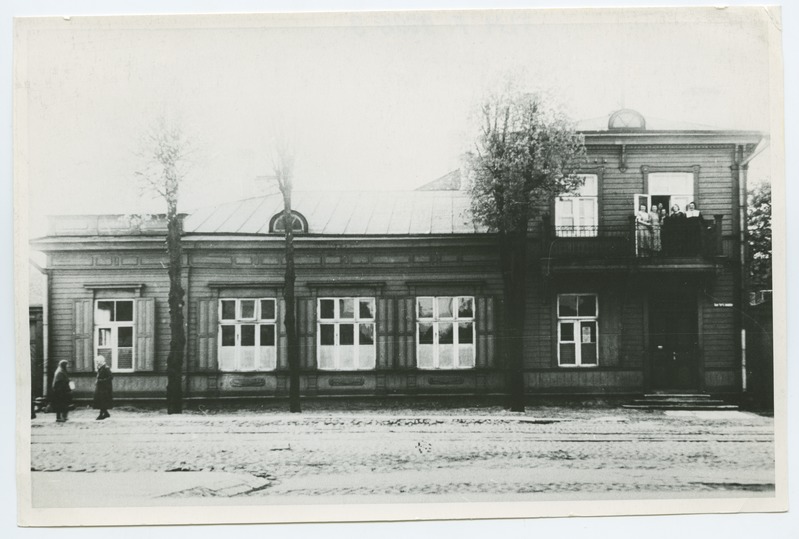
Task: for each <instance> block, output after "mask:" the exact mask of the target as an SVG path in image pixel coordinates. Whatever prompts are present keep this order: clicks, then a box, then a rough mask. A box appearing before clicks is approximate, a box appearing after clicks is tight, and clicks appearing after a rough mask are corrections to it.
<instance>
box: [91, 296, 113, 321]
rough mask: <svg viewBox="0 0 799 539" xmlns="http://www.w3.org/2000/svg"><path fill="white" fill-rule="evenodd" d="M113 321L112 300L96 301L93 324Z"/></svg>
mask: <svg viewBox="0 0 799 539" xmlns="http://www.w3.org/2000/svg"><path fill="white" fill-rule="evenodd" d="M113 321H114V302H113V301H98V302H97V310H96V311H95V312H94V323H95V324H106V323H108V322H113Z"/></svg>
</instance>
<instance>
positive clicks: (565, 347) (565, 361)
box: [560, 343, 577, 365]
mask: <svg viewBox="0 0 799 539" xmlns="http://www.w3.org/2000/svg"><path fill="white" fill-rule="evenodd" d="M576 363H577V359H576V356H575V353H574V344H571V343H569V344H561V345H560V364H561V365H574V364H576Z"/></svg>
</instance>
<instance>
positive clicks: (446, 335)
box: [438, 322, 454, 344]
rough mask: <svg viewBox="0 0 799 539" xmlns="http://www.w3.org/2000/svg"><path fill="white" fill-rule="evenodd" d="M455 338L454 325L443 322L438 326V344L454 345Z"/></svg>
mask: <svg viewBox="0 0 799 539" xmlns="http://www.w3.org/2000/svg"><path fill="white" fill-rule="evenodd" d="M453 342H454V337H453V335H452V323H451V322H441V323H440V324H439V325H438V343H439V344H452V343H453Z"/></svg>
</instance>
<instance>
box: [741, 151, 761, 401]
mask: <svg viewBox="0 0 799 539" xmlns="http://www.w3.org/2000/svg"><path fill="white" fill-rule="evenodd" d="M767 147H768V139H766V138H763V139H761V141H760V142H758V144H757V146H756V147H755V149H754V150H752V152H751V153H750V154H749V155H745V147H744V146H743V145H739V146H738V147H737V148H736V156H735V161H736V162H737V163H738V212H739V213H738V229H739V230H738V234H739V237H738V241H739V245H740V267H739V274H738V279H739V282H740V290H739V294H740V299H739V301H740V306H739V308H738V310H737V311H736V314H737V318H738V320H739V321H740V322H739V324H738V327H739V328H740V331H741V391H742V392H743V393H746V330H745V329H744V328H743V310H744V308H745V307H746V305H747V303H748V302H749V297H748V294H747V292H746V282H747V277H748V275H747V271H746V269H747V268H746V253H747V244H746V242H747V238H748V234H747V232H748V231H747V212H746V209H747V206H748V200H747V185H746V183H747V177H748V171H749V163H750V162H751V161H752V159H754V158H755V157H757V156H758V155H759V154H760V152H762V151H763V150H765V149H766V148H767Z"/></svg>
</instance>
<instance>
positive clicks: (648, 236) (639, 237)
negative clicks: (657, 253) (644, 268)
mask: <svg viewBox="0 0 799 539" xmlns="http://www.w3.org/2000/svg"><path fill="white" fill-rule="evenodd" d="M635 244H636V253H637V255H638V256H650V255H651V254H652V220H651V219H650V217H649V212H647V211H646V204H641V205H640V206H639V207H638V213H636V214H635Z"/></svg>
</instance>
